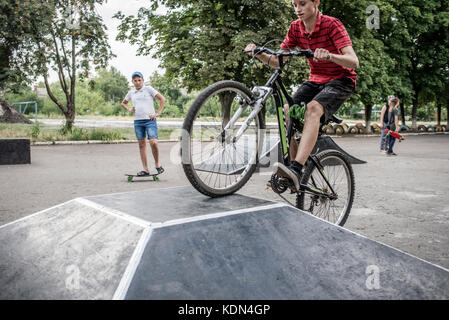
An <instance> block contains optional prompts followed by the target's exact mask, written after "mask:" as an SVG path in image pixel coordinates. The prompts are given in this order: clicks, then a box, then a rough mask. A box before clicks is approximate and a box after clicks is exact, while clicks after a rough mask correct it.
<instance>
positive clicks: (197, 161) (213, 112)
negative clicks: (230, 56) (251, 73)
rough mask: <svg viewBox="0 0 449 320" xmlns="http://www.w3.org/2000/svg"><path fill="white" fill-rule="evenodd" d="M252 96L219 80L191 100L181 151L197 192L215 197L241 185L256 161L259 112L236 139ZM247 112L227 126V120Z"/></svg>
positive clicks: (237, 85) (260, 126) (236, 85)
mask: <svg viewBox="0 0 449 320" xmlns="http://www.w3.org/2000/svg"><path fill="white" fill-rule="evenodd" d="M251 101H252V94H251V91H249V90H248V89H247V88H246V87H245V86H244V85H243V84H241V83H239V82H235V81H221V82H217V83H214V84H213V85H211V86H209V87H208V88H206V89H205V90H204V91H203V92H201V94H200V95H199V96H198V98H197V99H196V100H195V101H194V102H193V104H192V106H191V107H190V109H189V111H188V113H187V116H186V118H185V120H184V124H183V132H182V143H181V154H182V165H183V169H184V172H185V174H186V177H187V179H188V180H189V181H190V183H191V184H192V186H193V187H195V188H196V189H197V190H198V191H199V192H201V193H203V194H205V195H207V196H210V197H218V196H225V195H229V194H232V193H234V192H236V191H237V190H239V189H240V188H241V187H243V186H244V185H245V183H246V182H247V181H248V179H249V178H250V177H251V175H252V174H253V172H254V170H255V169H256V165H257V163H258V156H259V152H260V151H259V146H260V143H261V141H262V140H263V134H264V133H263V132H262V130H261V129H264V121H263V117H262V114H261V113H260V112H259V114H258V115H257V116H256V117H255V119H254V120H253V121H252V122H251V123H250V124H249V127H248V129H247V130H246V131H245V133H244V134H243V135H242V136H241V138H240V139H238V140H236V139H235V136H236V133H237V132H238V130H239V129H240V127H241V126H242V124H243V123H244V121H246V119H247V118H248V115H249V114H250V112H251V111H252V108H251V106H250V105H249V103H250V102H251ZM242 107H244V108H245V110H244V111H243V112H242V113H241V114H240V116H239V117H238V118H239V119H238V120H237V121H236V122H235V124H234V125H233V126H231V127H230V128H229V129H227V130H224V128H225V127H226V125H227V124H228V123H229V120H230V119H232V118H233V116H234V114H235V113H236V112H238V111H242Z"/></svg>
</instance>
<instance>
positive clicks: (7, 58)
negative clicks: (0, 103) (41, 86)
mask: <svg viewBox="0 0 449 320" xmlns="http://www.w3.org/2000/svg"><path fill="white" fill-rule="evenodd" d="M47 2H48V1H47ZM51 14H52V8H51V6H49V5H48V4H46V3H45V4H43V3H42V1H40V2H39V3H36V1H34V2H30V1H1V2H0V90H1V96H5V94H6V91H7V89H9V91H14V90H15V89H16V88H18V87H21V86H23V85H24V82H26V81H27V80H29V76H28V75H27V74H25V73H24V72H21V71H22V70H21V68H20V65H23V64H25V63H27V62H28V61H26V60H25V59H21V58H23V56H22V55H21V54H19V51H20V49H21V45H22V44H23V40H24V37H26V36H27V35H29V34H32V33H33V32H34V30H33V24H32V23H31V21H30V19H33V21H34V23H35V24H38V25H41V24H45V23H46V22H45V19H46V18H47V17H49V16H50V15H51ZM13 61H14V62H16V63H15V67H16V69H14V68H13ZM18 61H21V62H22V63H20V64H19V63H17V62H18Z"/></svg>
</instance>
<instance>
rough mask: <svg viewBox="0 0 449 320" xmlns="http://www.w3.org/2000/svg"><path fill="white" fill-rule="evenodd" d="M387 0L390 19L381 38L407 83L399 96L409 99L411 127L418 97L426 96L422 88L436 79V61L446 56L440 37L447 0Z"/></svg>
mask: <svg viewBox="0 0 449 320" xmlns="http://www.w3.org/2000/svg"><path fill="white" fill-rule="evenodd" d="M389 2H390V3H391V6H392V9H391V11H390V12H389V14H390V16H391V19H389V20H388V21H387V23H388V25H387V27H386V28H385V29H384V30H383V31H384V32H383V37H384V40H383V41H384V43H385V44H386V46H387V52H388V54H389V55H390V56H391V57H392V58H393V59H394V60H395V61H396V62H397V63H398V68H397V70H396V71H397V73H398V75H399V76H400V79H401V81H402V83H403V84H406V86H408V87H409V88H408V89H407V90H406V92H404V94H405V96H403V97H401V96H399V97H400V98H402V99H401V100H402V101H403V102H404V101H410V102H411V104H412V128H414V129H416V128H417V112H418V108H419V106H420V97H427V98H429V97H430V95H429V94H428V93H426V92H423V91H428V90H429V88H430V87H432V86H433V85H435V84H437V83H438V82H439V81H440V79H439V77H440V75H439V74H438V72H437V71H438V70H440V69H441V64H440V63H439V61H447V60H448V59H449V56H448V51H447V50H445V46H447V44H444V41H442V40H443V39H444V37H447V36H445V34H447V27H448V25H447V17H448V14H449V12H448V9H447V0H444V1H438V0H437V1H435V0H434V1H412V0H403V1H397V2H392V1H389ZM421 100H422V99H421ZM422 101H423V103H426V102H429V101H425V100H422Z"/></svg>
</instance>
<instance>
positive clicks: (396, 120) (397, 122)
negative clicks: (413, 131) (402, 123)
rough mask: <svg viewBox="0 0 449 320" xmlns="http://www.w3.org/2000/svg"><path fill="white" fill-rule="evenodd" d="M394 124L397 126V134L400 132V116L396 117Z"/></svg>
mask: <svg viewBox="0 0 449 320" xmlns="http://www.w3.org/2000/svg"><path fill="white" fill-rule="evenodd" d="M394 124H395V126H396V130H395V131H396V132H399V116H398V115H395V116H394Z"/></svg>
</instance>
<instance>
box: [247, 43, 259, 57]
mask: <svg viewBox="0 0 449 320" xmlns="http://www.w3.org/2000/svg"><path fill="white" fill-rule="evenodd" d="M255 47H257V46H256V45H255V44H254V43H250V44H248V45H247V46H246V48H245V52H246V54H247V55H249V56H251V57H253V56H254V52H253V50H254V48H255ZM247 51H250V52H247Z"/></svg>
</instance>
